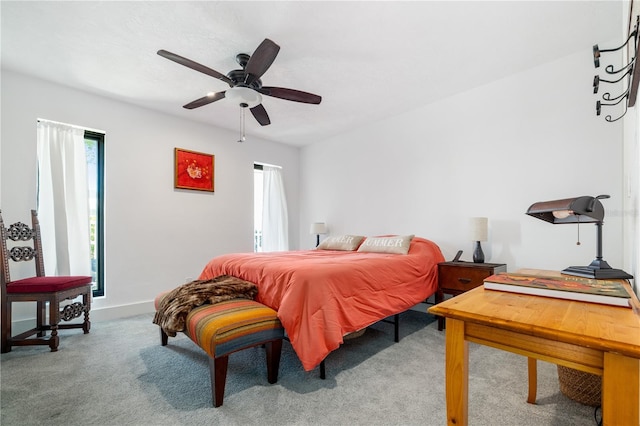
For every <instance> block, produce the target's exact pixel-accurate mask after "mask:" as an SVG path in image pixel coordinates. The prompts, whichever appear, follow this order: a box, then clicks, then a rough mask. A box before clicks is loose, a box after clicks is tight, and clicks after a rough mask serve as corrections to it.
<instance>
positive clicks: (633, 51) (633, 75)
mask: <svg viewBox="0 0 640 426" xmlns="http://www.w3.org/2000/svg"><path fill="white" fill-rule="evenodd" d="M635 20H636V25H635V26H634V29H633V31H631V33H629V36H628V37H627V40H626V41H625V42H624V43H622V44H621V45H620V46H618V47H616V48H614V49H600V47H599V46H598V45H597V44H595V45H594V46H593V63H594V65H595V67H596V68H598V67H600V58H601V57H602V54H603V53H610V52H617V51H620V50H621V49H623V48H625V47H628V48H629V53H628V55H629V57H630V59H629V62H628V63H627V64H626V65H624V66H622V67H621V68H618V69H616V68H615V67H614V66H613V65H612V64H609V65H607V66H606V67H605V73H606V74H608V75H614V74H620V73H622V75H621V76H620V77H619V78H617V79H611V80H607V79H604V78H600V76H599V75H596V76H594V78H593V93H594V94H596V93H598V90H599V89H600V83H605V84H617V83H620V82H623V80H625V79H626V80H627V82H626V88H623V90H622V92H621V93H620V94H619V95H617V96H613V95H612V94H611V91H607V92H605V93H603V94H602V97H601V100H598V101H596V115H598V116H599V115H600V113H601V111H602V107H613V106H616V105H619V104H620V103H622V101H623V100H624V101H625V102H624V111H623V112H622V114H621V115H619V116H618V117H617V118H613V117H612V115H610V114H609V115H607V116H606V117H605V120H606V121H607V122H609V123H613V122H614V121H618V120H620V119H621V118H622V117H624V116H625V114H626V113H627V111H628V110H629V107H632V106H634V104H635V99H636V96H637V91H638V81H637V80H639V79H640V73H639V69H637V67H636V66H635V65H636V59H637V53H638V28H640V16H636V17H635ZM631 40H633V44H632V45H631V44H630V42H631ZM612 59H616V58H612ZM623 84H624V83H623ZM615 92H617V89H616V90H615V91H614V93H615ZM603 101H604V102H603Z"/></svg>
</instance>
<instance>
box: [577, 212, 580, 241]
mask: <svg viewBox="0 0 640 426" xmlns="http://www.w3.org/2000/svg"><path fill="white" fill-rule="evenodd" d="M576 216H577V217H578V241H577V242H576V245H577V246H579V245H580V215H576Z"/></svg>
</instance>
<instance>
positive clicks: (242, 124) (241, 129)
mask: <svg viewBox="0 0 640 426" xmlns="http://www.w3.org/2000/svg"><path fill="white" fill-rule="evenodd" d="M244 110H245V108H240V139H238V142H244V141H245V140H247V138H246V137H245V135H244Z"/></svg>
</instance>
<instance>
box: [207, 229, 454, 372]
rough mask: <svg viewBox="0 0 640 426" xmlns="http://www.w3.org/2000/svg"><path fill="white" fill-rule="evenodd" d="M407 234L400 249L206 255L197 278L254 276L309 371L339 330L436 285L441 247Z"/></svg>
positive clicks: (380, 315) (336, 341)
mask: <svg viewBox="0 0 640 426" xmlns="http://www.w3.org/2000/svg"><path fill="white" fill-rule="evenodd" d="M411 237H412V238H410V240H409V241H408V242H407V246H408V252H407V254H396V253H384V252H363V251H358V250H344V249H343V250H332V249H315V250H298V251H286V252H269V253H236V254H226V255H221V256H217V257H215V258H213V259H212V260H211V261H210V262H209V263H208V264H207V265H206V266H205V268H204V270H203V271H202V273H201V274H200V277H199V279H210V278H214V277H216V276H219V275H231V276H234V277H237V278H241V279H243V280H246V281H250V282H252V283H255V284H256V285H257V287H258V296H257V299H256V300H257V301H259V302H260V303H263V304H264V305H267V306H269V307H270V308H273V309H275V310H276V311H278V317H279V318H280V321H281V322H282V324H283V325H284V328H285V330H286V333H287V336H288V339H289V340H290V342H291V345H292V347H293V349H294V350H295V352H296V354H297V355H298V358H300V361H301V362H302V366H303V368H304V369H305V370H306V371H310V370H312V369H314V368H315V367H316V366H318V365H319V364H320V363H321V362H322V361H323V360H324V358H325V357H326V356H327V355H328V354H329V353H330V352H331V351H333V350H335V349H337V348H338V347H339V346H340V345H341V344H342V343H343V337H344V336H345V335H347V334H349V333H352V332H355V331H359V330H361V329H363V328H365V327H367V326H369V325H371V324H373V323H375V322H378V321H380V320H383V319H385V318H387V317H390V316H392V315H395V314H398V313H400V312H404V311H406V310H407V309H409V308H411V307H413V306H415V305H416V304H418V303H420V302H423V301H424V300H425V299H427V298H428V297H429V296H431V295H432V294H434V293H435V292H436V290H437V281H438V280H437V273H438V272H437V269H438V268H437V265H438V263H439V262H442V261H444V258H443V256H442V253H441V251H440V249H439V247H438V246H437V245H436V244H435V243H433V242H432V241H430V240H427V239H424V238H420V237H413V236H411ZM362 238H364V237H362ZM367 240H371V241H373V239H367ZM367 240H365V241H367ZM367 242H368V241H367ZM362 244H363V245H364V243H362ZM329 247H330V246H329ZM320 248H322V247H320Z"/></svg>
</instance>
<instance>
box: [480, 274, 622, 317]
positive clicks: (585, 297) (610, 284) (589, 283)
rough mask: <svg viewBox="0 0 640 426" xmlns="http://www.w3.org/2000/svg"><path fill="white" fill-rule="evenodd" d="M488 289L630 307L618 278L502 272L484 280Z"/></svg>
mask: <svg viewBox="0 0 640 426" xmlns="http://www.w3.org/2000/svg"><path fill="white" fill-rule="evenodd" d="M484 288H486V289H488V290H499V291H507V292H511V293H521V294H531V295H534V296H546V297H555V298H556V299H568V300H579V301H583V302H593V303H602V304H605V305H613V306H623V307H627V308H630V307H631V296H630V295H629V293H628V292H627V289H626V288H625V286H624V285H623V284H622V282H620V281H611V280H594V279H590V278H581V277H574V276H571V277H569V276H553V277H551V276H536V275H527V274H516V273H511V272H502V273H499V274H496V275H492V276H490V277H488V278H486V279H485V280H484Z"/></svg>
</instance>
